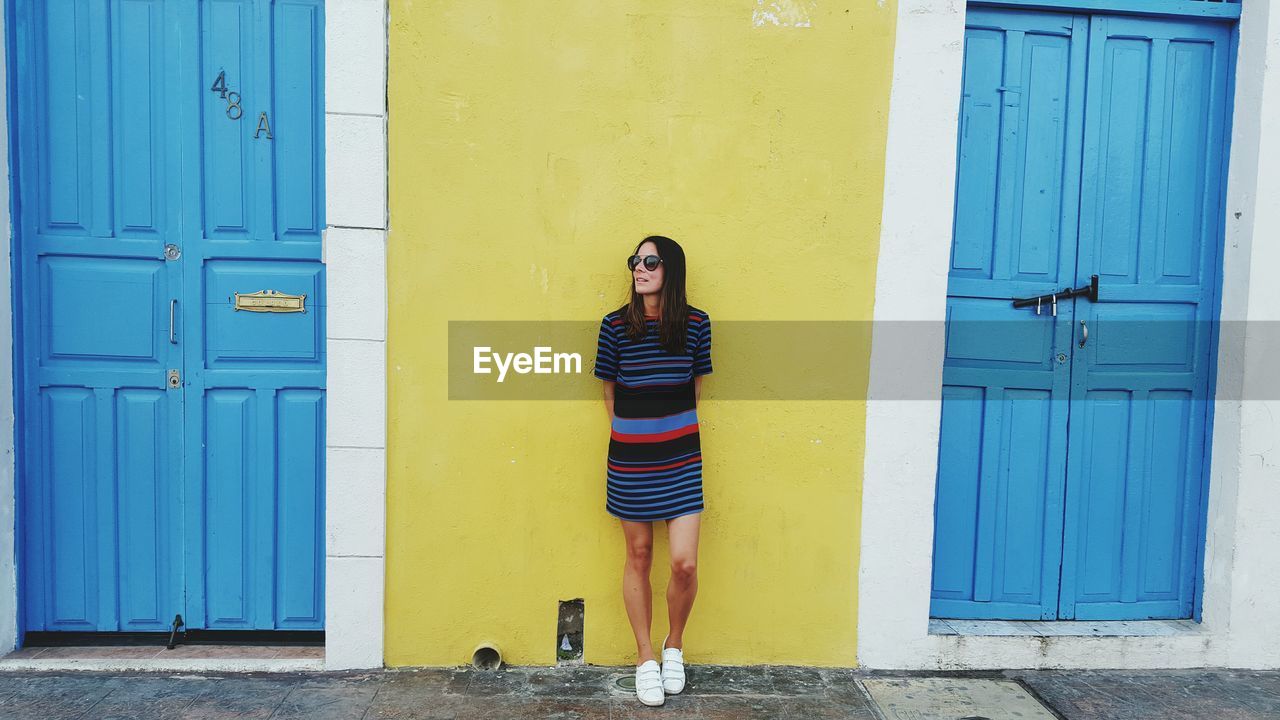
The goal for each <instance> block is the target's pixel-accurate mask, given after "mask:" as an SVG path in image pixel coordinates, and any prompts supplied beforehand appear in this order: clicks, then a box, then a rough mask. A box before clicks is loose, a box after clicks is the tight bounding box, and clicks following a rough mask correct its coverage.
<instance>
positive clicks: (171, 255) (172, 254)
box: [164, 243, 182, 260]
mask: <svg viewBox="0 0 1280 720" xmlns="http://www.w3.org/2000/svg"><path fill="white" fill-rule="evenodd" d="M180 257H182V250H180V249H178V246H177V245H174V244H173V243H169V244H168V245H165V246H164V259H165V260H177V259H178V258H180Z"/></svg>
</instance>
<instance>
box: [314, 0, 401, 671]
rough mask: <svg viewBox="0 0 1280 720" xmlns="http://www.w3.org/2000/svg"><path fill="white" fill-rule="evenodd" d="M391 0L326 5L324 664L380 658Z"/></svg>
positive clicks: (372, 663)
mask: <svg viewBox="0 0 1280 720" xmlns="http://www.w3.org/2000/svg"><path fill="white" fill-rule="evenodd" d="M386 79H387V3H386V0H328V1H327V2H326V3H325V90H324V98H325V215H326V218H327V224H328V227H327V228H326V230H325V234H324V253H323V260H324V263H325V270H326V275H327V287H326V291H325V294H326V297H327V298H328V303H329V304H328V332H327V335H328V338H327V342H326V348H327V350H326V352H327V355H328V367H329V371H328V379H327V398H328V399H327V413H326V432H325V438H326V440H325V444H326V445H327V447H326V452H325V469H326V471H325V488H326V501H325V508H326V512H325V662H324V666H325V668H326V669H328V670H345V669H352V668H375V667H382V665H383V605H384V597H385V591H384V579H385V576H386V545H387V543H386V505H387V503H386V497H387V471H386V468H387V429H386V417H387V393H386V388H387V349H386V342H387V292H386V288H387V261H386V247H387V99H386V87H387V83H386Z"/></svg>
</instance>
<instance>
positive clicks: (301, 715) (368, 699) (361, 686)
mask: <svg viewBox="0 0 1280 720" xmlns="http://www.w3.org/2000/svg"><path fill="white" fill-rule="evenodd" d="M380 689H381V684H380V683H379V682H378V681H377V680H374V679H373V678H371V677H369V676H362V677H349V678H325V679H319V678H317V679H311V680H306V681H304V682H302V683H301V684H300V685H298V686H297V687H295V688H294V689H293V691H292V692H290V693H289V694H288V695H287V696H286V697H285V699H284V702H282V703H281V704H280V707H278V708H276V711H275V713H274V714H273V715H272V716H271V720H330V719H333V720H338V719H339V718H358V717H360V716H361V715H364V712H365V710H367V709H368V707H369V705H370V704H371V703H372V702H373V698H374V696H375V695H377V694H378V691H379V690H380Z"/></svg>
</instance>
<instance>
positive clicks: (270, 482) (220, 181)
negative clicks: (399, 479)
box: [10, 0, 324, 631]
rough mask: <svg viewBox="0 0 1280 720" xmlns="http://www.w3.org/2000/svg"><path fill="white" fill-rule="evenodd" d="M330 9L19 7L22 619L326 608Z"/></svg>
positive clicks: (64, 2) (165, 620)
mask: <svg viewBox="0 0 1280 720" xmlns="http://www.w3.org/2000/svg"><path fill="white" fill-rule="evenodd" d="M321 12H322V7H321V4H320V2H319V0H277V1H276V2H271V1H270V0H242V1H236V0H217V1H215V0H206V1H205V2H200V3H193V2H183V1H181V0H51V1H50V2H36V1H35V0H28V1H25V2H17V3H14V4H13V5H12V6H11V9H10V13H11V15H10V19H11V22H12V25H13V28H14V32H13V35H12V42H13V46H12V47H11V57H12V58H13V63H14V67H15V73H14V77H15V83H14V93H13V95H12V96H11V98H10V108H11V112H12V115H11V128H12V132H13V134H14V140H15V143H14V147H15V166H16V175H15V183H14V193H15V203H14V204H15V208H16V213H15V221H14V229H15V254H14V281H15V312H16V313H17V317H18V321H17V328H18V333H17V359H18V367H17V377H16V384H17V386H18V387H17V396H18V397H17V399H18V403H17V423H18V438H17V440H18V450H19V456H18V468H19V483H18V492H19V508H20V509H19V517H18V525H19V538H20V550H19V563H20V586H21V591H20V592H21V596H22V606H21V607H22V610H21V612H22V621H21V627H22V628H23V629H24V630H25V631H69V630H75V631H123V630H129V631H161V630H165V629H167V628H168V627H169V626H170V624H171V623H172V621H173V619H174V616H175V615H177V614H181V615H182V616H183V619H184V620H185V622H186V624H187V626H188V627H191V628H237V629H275V628H291V629H319V628H321V627H322V626H323V624H322V623H323V605H322V595H321V590H322V588H323V562H322V561H323V521H322V518H323V455H322V453H323V447H324V441H323V417H324V415H323V413H324V404H323V401H324V390H323V388H324V354H323V337H324V309H323V290H324V274H323V270H322V267H321V265H320V263H319V256H320V252H319V250H320V244H319V243H320V229H321V227H322V222H323V215H322V207H323V191H322V185H321V183H322V175H321V173H322V167H323V156H322V140H321V139H322V137H323V127H322V120H323V116H322V114H321V113H322V111H321V109H322V104H321V75H320V73H321V72H322V68H323V56H322V50H321V41H322V37H323V23H322V17H321ZM219 78H221V79H219ZM215 86H216V87H215ZM211 88H214V89H211ZM267 127H269V128H270V134H268V133H267V132H265V131H264V132H259V130H260V128H267ZM255 135H256V137H255ZM259 290H275V291H278V292H280V293H286V294H297V295H300V294H303V293H305V294H306V300H305V306H306V312H305V313H289V314H271V313H257V312H245V311H237V310H235V309H234V303H233V302H232V299H231V298H233V297H234V294H235V293H237V292H239V293H242V294H244V293H252V292H255V291H259Z"/></svg>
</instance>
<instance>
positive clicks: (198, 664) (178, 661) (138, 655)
mask: <svg viewBox="0 0 1280 720" xmlns="http://www.w3.org/2000/svg"><path fill="white" fill-rule="evenodd" d="M323 669H324V648H323V647H315V646H297V645H179V646H177V647H175V648H174V649H173V650H169V649H167V648H165V647H156V646H143V645H86V646H67V647H25V648H22V649H20V650H15V651H13V652H11V653H9V654H8V655H6V656H4V657H3V658H0V672H4V671H23V672H29V671H53V670H93V671H111V670H136V671H156V672H165V671H186V672H300V671H309V670H323Z"/></svg>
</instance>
